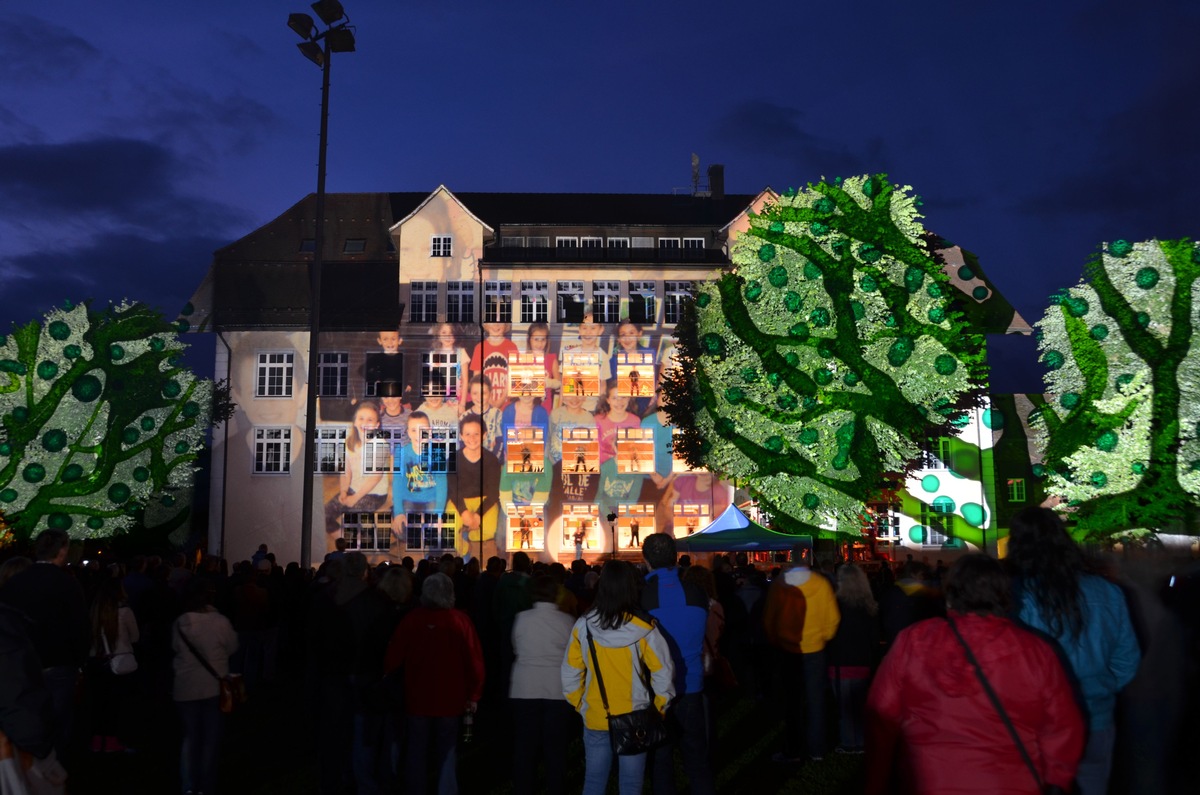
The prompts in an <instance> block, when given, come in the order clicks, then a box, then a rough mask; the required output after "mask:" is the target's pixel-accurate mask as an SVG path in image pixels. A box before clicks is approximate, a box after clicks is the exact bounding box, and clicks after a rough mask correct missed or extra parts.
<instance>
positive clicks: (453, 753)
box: [404, 715, 459, 795]
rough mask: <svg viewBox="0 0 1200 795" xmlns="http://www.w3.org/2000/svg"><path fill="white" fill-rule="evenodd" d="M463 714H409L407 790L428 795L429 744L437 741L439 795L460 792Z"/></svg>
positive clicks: (434, 752) (435, 746)
mask: <svg viewBox="0 0 1200 795" xmlns="http://www.w3.org/2000/svg"><path fill="white" fill-rule="evenodd" d="M458 724H459V716H458V715H452V716H451V717H448V718H444V717H443V718H432V717H423V716H420V715H409V716H408V719H407V721H406V722H405V728H406V730H407V731H406V733H407V734H408V755H407V757H406V758H405V771H404V776H405V783H406V785H407V789H406V790H405V791H406V792H409V793H415V795H424V793H425V778H426V775H427V773H428V768H429V745H430V740H431V739H432V741H433V757H434V764H435V766H436V769H437V771H438V789H437V791H438V795H457V793H458V771H457V766H458V754H457V746H458Z"/></svg>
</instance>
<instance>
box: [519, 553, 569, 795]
mask: <svg viewBox="0 0 1200 795" xmlns="http://www.w3.org/2000/svg"><path fill="white" fill-rule="evenodd" d="M531 590H532V595H533V609H532V610H523V611H522V612H520V613H517V617H516V619H515V620H514V621H513V629H512V642H513V653H514V654H515V655H516V659H515V660H514V662H513V668H512V679H511V680H510V683H509V688H508V697H509V699H510V700H511V702H512V715H513V722H514V726H515V729H516V731H515V733H514V738H515V741H516V748H515V752H514V754H513V762H514V764H513V793H514V795H530V794H531V793H533V792H534V774H535V773H536V771H537V763H538V758H539V757H540V758H541V760H542V762H543V764H544V765H545V766H546V785H545V786H544V787H543V788H542V789H540V790H538V791H540V792H545V793H547V795H559V793H561V792H563V780H564V778H565V776H566V763H567V743H568V741H569V740H570V738H571V737H572V736H574V735H576V734H578V732H579V728H578V723H577V722H576V721H575V720H574V717H575V716H574V713H573V712H572V710H571V705H570V704H568V703H567V699H566V698H565V697H564V696H563V692H562V682H561V681H560V679H559V676H558V674H559V667H560V666H561V665H562V660H563V655H564V654H565V653H566V651H567V641H568V640H570V638H571V625H572V624H574V623H575V619H574V618H573V617H572V616H570V615H569V614H567V613H564V612H563V611H561V610H559V609H558V584H557V583H556V582H554V580H553V579H552V578H551V577H549V576H547V575H545V574H541V575H538V576H537V577H535V578H534V579H533V585H532V588H531Z"/></svg>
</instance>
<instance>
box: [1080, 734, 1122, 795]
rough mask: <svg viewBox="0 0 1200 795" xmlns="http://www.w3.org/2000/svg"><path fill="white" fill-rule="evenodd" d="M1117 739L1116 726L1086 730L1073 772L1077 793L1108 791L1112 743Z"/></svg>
mask: <svg viewBox="0 0 1200 795" xmlns="http://www.w3.org/2000/svg"><path fill="white" fill-rule="evenodd" d="M1116 739H1117V730H1116V727H1112V726H1110V727H1109V728H1107V729H1092V730H1091V731H1089V732H1088V739H1087V745H1086V746H1084V749H1083V759H1080V760H1079V769H1078V770H1077V771H1076V772H1075V783H1076V785H1078V787H1079V795H1105V793H1106V792H1108V777H1109V774H1110V773H1111V772H1112V758H1113V745H1114V743H1115V742H1116Z"/></svg>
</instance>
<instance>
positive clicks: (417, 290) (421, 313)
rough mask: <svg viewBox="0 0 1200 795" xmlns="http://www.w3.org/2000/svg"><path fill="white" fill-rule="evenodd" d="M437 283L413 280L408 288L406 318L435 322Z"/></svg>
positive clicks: (415, 320)
mask: <svg viewBox="0 0 1200 795" xmlns="http://www.w3.org/2000/svg"><path fill="white" fill-rule="evenodd" d="M437 310H438V283H437V282H413V283H412V284H411V285H410V290H409V309H408V319H409V320H411V321H412V322H413V323H435V322H437Z"/></svg>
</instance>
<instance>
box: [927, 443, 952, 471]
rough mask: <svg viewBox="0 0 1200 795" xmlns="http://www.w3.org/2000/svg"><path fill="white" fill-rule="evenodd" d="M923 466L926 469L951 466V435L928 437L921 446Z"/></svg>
mask: <svg viewBox="0 0 1200 795" xmlns="http://www.w3.org/2000/svg"><path fill="white" fill-rule="evenodd" d="M921 466H922V468H924V469H949V468H950V437H949V436H939V437H938V438H936V439H932V438H931V439H926V440H925V444H924V445H923V446H922V448H921Z"/></svg>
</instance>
